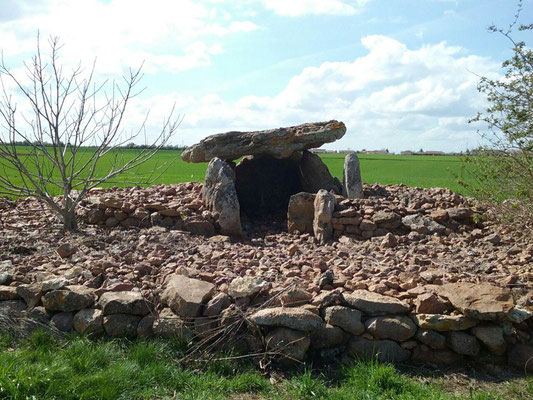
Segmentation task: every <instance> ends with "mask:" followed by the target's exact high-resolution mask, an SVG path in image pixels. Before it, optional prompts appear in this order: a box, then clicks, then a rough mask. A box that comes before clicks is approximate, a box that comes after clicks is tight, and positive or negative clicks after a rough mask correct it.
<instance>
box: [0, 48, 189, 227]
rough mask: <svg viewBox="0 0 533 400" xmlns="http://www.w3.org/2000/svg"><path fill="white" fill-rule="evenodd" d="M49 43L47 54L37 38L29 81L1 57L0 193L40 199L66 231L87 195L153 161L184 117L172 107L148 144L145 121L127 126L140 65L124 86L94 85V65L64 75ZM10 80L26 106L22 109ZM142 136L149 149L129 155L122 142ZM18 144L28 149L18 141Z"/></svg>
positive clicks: (56, 50) (28, 68)
mask: <svg viewBox="0 0 533 400" xmlns="http://www.w3.org/2000/svg"><path fill="white" fill-rule="evenodd" d="M49 45H50V54H49V55H48V56H47V57H45V56H43V55H42V54H41V47H40V43H39V39H38V40H37V52H36V54H35V55H34V56H33V58H32V60H31V62H27V63H25V64H24V66H25V72H26V77H25V78H19V77H17V76H15V74H14V73H13V72H12V70H10V69H9V68H8V67H7V66H6V63H5V62H4V58H3V56H2V60H1V62H0V82H1V89H2V92H1V94H0V194H3V195H10V196H17V197H22V196H24V197H26V196H35V197H36V198H38V199H40V200H41V201H43V202H44V203H45V204H46V205H47V206H48V207H49V208H50V209H51V210H52V211H53V212H54V213H55V214H56V215H57V216H58V217H59V218H60V219H61V221H62V223H63V226H64V228H65V230H76V229H77V228H78V224H77V218H76V207H77V206H78V205H79V203H80V201H82V200H83V199H84V198H85V197H86V196H87V194H88V192H89V191H90V190H91V189H92V188H94V187H96V186H99V185H101V184H102V183H103V182H106V181H108V182H109V181H111V180H112V179H113V178H115V177H117V176H118V175H120V174H123V173H124V172H126V171H129V170H132V169H134V168H137V167H139V166H140V165H141V164H143V163H145V162H146V161H148V160H149V159H150V158H152V157H153V156H154V155H155V154H156V153H157V151H158V150H159V149H160V148H161V147H162V146H164V145H165V144H166V143H167V142H168V140H169V139H170V138H171V137H172V135H173V134H174V133H175V132H176V130H177V127H178V125H179V119H178V118H174V117H173V112H174V109H172V111H171V112H170V114H169V117H168V118H166V119H165V120H164V121H163V123H162V128H161V130H160V131H158V132H159V133H158V134H157V135H156V137H155V138H154V139H152V140H151V141H150V143H148V141H147V134H146V118H145V119H144V121H143V123H142V124H141V126H140V127H139V128H138V129H136V130H134V131H129V132H127V131H125V130H124V129H123V127H122V126H123V123H124V118H125V113H126V108H127V106H128V104H129V103H130V102H131V100H132V98H133V97H135V96H136V95H138V94H139V93H140V91H139V90H138V89H137V86H138V83H139V81H140V79H141V77H142V74H141V68H139V69H136V70H131V69H130V70H129V73H128V74H127V75H125V76H123V77H122V82H121V83H120V84H119V83H117V82H115V81H113V82H108V81H105V82H103V83H101V84H96V83H94V82H93V78H94V71H95V64H94V63H93V65H92V67H91V68H90V69H89V70H87V72H85V71H84V70H83V68H82V66H81V63H80V65H78V67H76V68H74V69H72V70H71V71H70V72H68V73H64V71H63V66H62V64H61V63H60V55H59V52H60V50H61V47H62V46H61V45H60V42H59V39H58V38H50V39H49ZM7 82H10V83H11V85H12V86H13V87H14V88H15V92H16V96H17V98H22V99H23V101H24V102H25V103H24V105H25V106H26V107H27V111H19V110H17V103H16V100H15V97H14V95H13V93H9V92H8V89H7ZM108 88H109V89H108ZM139 136H141V137H144V141H145V147H144V149H141V150H139V151H138V152H137V153H135V154H134V155H133V156H124V153H123V152H121V151H120V150H119V149H118V147H120V146H123V145H125V144H127V143H130V142H132V141H133V140H134V139H136V138H138V137H139ZM20 142H23V143H24V144H25V145H26V146H24V147H21V146H18V145H17V144H20ZM129 154H131V153H129ZM135 183H140V182H138V181H137V182H135ZM57 194H60V196H55V195H57Z"/></svg>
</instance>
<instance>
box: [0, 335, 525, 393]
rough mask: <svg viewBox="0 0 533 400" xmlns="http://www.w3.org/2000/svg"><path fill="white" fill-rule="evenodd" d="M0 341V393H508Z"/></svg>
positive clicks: (386, 373) (387, 375) (154, 347)
mask: <svg viewBox="0 0 533 400" xmlns="http://www.w3.org/2000/svg"><path fill="white" fill-rule="evenodd" d="M0 339H1V340H0V398H2V399H14V400H15V399H164V398H166V399H171V398H174V399H196V400H197V399H227V398H230V399H254V400H263V399H279V400H289V399H324V400H348V399H349V400H373V399H376V400H378V399H380V400H381V399H382V400H386V399H390V400H396V399H399V400H402V399H405V400H407V399H409V400H426V399H436V400H440V399H442V400H444V399H457V400H459V399H469V400H495V399H504V398H508V397H505V396H504V397H501V396H500V397H497V396H495V395H492V394H490V393H488V392H479V393H476V392H474V391H472V392H471V393H470V394H469V395H467V396H466V397H454V396H453V395H451V394H447V393H446V392H445V391H443V390H442V389H440V388H438V387H437V386H436V385H433V384H423V383H420V382H418V381H416V380H415V379H413V378H411V377H409V376H407V375H404V374H401V373H400V372H398V371H397V370H396V369H395V368H394V367H393V366H391V365H387V364H379V363H377V362H368V361H360V362H357V363H356V364H355V365H354V366H352V367H345V368H342V369H340V370H338V371H336V372H334V373H332V374H330V375H331V376H328V377H325V376H324V375H322V374H321V373H320V372H319V371H314V372H311V370H310V369H304V370H299V371H298V370H295V371H293V372H292V373H290V374H291V375H289V377H288V378H287V379H285V380H283V381H281V382H279V383H271V382H270V380H269V379H268V377H266V376H263V375H262V374H261V373H260V372H259V371H258V370H257V369H256V368H255V367H254V366H253V365H252V364H251V363H249V362H247V361H240V362H237V361H225V362H223V363H216V362H212V363H210V364H209V365H208V366H205V367H198V368H196V369H194V370H193V369H190V368H185V367H184V366H183V365H180V364H179V362H178V361H177V360H178V359H179V358H180V356H181V355H182V354H183V351H184V350H185V349H184V348H183V345H181V344H179V343H176V342H172V341H160V340H152V341H141V340H137V341H133V342H129V341H125V340H103V339H102V340H99V341H94V340H90V339H88V338H85V337H79V336H72V337H69V338H67V339H66V340H61V341H58V340H55V339H54V338H52V337H51V336H50V335H49V334H47V333H44V332H39V331H38V332H35V333H33V334H32V335H31V336H30V337H29V338H27V339H23V340H17V341H15V340H13V339H11V338H8V337H6V336H3V337H0ZM509 393H515V392H509ZM522 393H524V392H522ZM526 394H527V393H526ZM529 394H531V393H530V392H529Z"/></svg>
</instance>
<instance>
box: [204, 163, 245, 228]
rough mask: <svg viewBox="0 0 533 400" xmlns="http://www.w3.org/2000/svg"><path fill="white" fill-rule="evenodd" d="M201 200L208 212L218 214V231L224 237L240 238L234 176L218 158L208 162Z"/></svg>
mask: <svg viewBox="0 0 533 400" xmlns="http://www.w3.org/2000/svg"><path fill="white" fill-rule="evenodd" d="M202 198H203V200H204V202H205V203H206V205H207V206H208V207H209V209H210V210H212V211H214V212H216V213H218V215H219V217H218V223H219V225H220V231H221V233H222V234H224V235H230V236H241V235H242V227H241V215H240V205H239V199H238V198H237V191H236V190H235V174H234V173H233V170H232V169H231V167H230V166H229V165H228V164H227V163H226V162H224V161H222V160H221V159H220V158H213V159H212V160H211V161H210V162H209V166H208V167H207V171H206V173H205V184H204V188H203V189H202Z"/></svg>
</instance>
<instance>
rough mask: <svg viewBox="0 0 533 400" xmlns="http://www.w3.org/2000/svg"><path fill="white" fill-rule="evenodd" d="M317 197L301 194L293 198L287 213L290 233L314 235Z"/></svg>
mask: <svg viewBox="0 0 533 400" xmlns="http://www.w3.org/2000/svg"><path fill="white" fill-rule="evenodd" d="M314 202H315V195H314V194H312V193H305V192H300V193H296V194H295V195H292V196H291V199H290V200H289V208H288V211H287V227H288V231H289V233H294V232H295V231H298V232H300V233H313V219H314V215H315V206H314Z"/></svg>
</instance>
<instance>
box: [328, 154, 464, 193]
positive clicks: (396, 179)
mask: <svg viewBox="0 0 533 400" xmlns="http://www.w3.org/2000/svg"><path fill="white" fill-rule="evenodd" d="M344 157H345V155H344V154H324V155H322V159H323V160H324V162H325V163H326V165H327V166H328V167H329V170H330V171H331V173H332V175H334V176H336V177H338V178H339V179H342V170H343V167H344ZM359 160H360V164H361V175H362V178H363V182H365V183H381V184H384V185H392V184H400V183H403V184H405V185H407V186H418V187H445V188H449V189H451V190H453V191H454V192H462V191H464V189H463V188H462V187H461V186H459V185H458V183H457V180H456V178H455V176H454V173H455V174H457V175H459V174H460V172H461V164H462V161H461V158H460V157H454V156H395V155H381V154H359Z"/></svg>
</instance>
